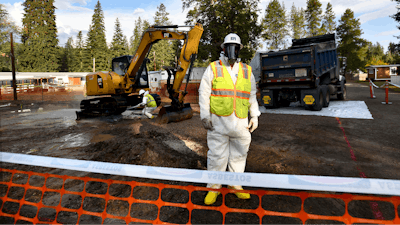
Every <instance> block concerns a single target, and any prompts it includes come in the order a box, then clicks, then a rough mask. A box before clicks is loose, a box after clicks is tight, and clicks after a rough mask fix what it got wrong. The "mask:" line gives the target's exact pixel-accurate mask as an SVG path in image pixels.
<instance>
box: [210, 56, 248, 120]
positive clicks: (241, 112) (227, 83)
mask: <svg viewBox="0 0 400 225" xmlns="http://www.w3.org/2000/svg"><path fill="white" fill-rule="evenodd" d="M210 65H211V69H212V71H213V73H214V79H213V80H212V89H211V96H210V112H211V113H213V114H216V115H218V116H229V115H231V114H232V113H233V112H235V114H236V116H237V117H238V118H247V116H248V113H249V108H250V103H249V99H250V91H251V67H250V66H248V65H246V64H243V63H239V72H238V77H237V80H236V84H234V83H233V81H232V78H231V75H230V74H229V72H228V70H227V69H226V67H225V65H224V64H223V63H222V62H221V60H219V61H215V62H212V63H211V64H210Z"/></svg>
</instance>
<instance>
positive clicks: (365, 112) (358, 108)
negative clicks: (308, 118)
mask: <svg viewBox="0 0 400 225" xmlns="http://www.w3.org/2000/svg"><path fill="white" fill-rule="evenodd" d="M260 112H261V113H274V114H294V115H315V116H329V117H339V118H354V119H374V118H373V117H372V114H371V113H370V112H369V109H368V107H367V105H366V104H365V102H364V101H331V102H330V104H329V107H327V108H322V110H321V111H311V110H305V109H304V107H300V106H299V103H297V104H293V103H292V104H291V105H290V106H289V107H283V108H277V109H266V108H265V107H264V106H260Z"/></svg>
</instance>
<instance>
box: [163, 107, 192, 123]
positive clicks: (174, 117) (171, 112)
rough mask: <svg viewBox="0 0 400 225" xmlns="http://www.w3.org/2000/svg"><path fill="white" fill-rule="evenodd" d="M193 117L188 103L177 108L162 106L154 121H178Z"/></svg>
mask: <svg viewBox="0 0 400 225" xmlns="http://www.w3.org/2000/svg"><path fill="white" fill-rule="evenodd" d="M192 117H193V110H192V107H190V103H186V104H184V107H183V108H182V109H181V110H179V109H176V108H174V107H171V106H163V107H162V108H161V109H160V112H159V113H158V116H157V119H156V122H158V123H160V124H166V123H170V122H178V121H182V120H188V119H190V118H192Z"/></svg>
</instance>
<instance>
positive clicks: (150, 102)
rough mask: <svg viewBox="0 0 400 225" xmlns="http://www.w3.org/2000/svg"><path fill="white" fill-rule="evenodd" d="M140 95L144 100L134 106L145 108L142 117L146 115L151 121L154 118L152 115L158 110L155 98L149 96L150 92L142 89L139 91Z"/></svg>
mask: <svg viewBox="0 0 400 225" xmlns="http://www.w3.org/2000/svg"><path fill="white" fill-rule="evenodd" d="M139 95H141V96H142V99H143V100H142V102H141V103H139V104H138V105H136V106H134V107H133V108H137V107H140V106H144V109H143V111H142V115H146V116H147V117H148V118H149V119H153V118H154V116H153V115H152V114H151V113H152V112H153V111H154V110H156V109H157V103H156V101H155V100H154V98H153V96H152V95H151V94H149V91H145V90H143V89H141V90H140V91H139Z"/></svg>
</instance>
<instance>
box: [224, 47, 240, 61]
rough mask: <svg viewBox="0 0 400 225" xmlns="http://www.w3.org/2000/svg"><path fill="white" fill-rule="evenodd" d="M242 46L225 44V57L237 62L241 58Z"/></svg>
mask: <svg viewBox="0 0 400 225" xmlns="http://www.w3.org/2000/svg"><path fill="white" fill-rule="evenodd" d="M239 51H240V45H238V44H229V43H228V44H225V56H226V57H228V59H234V60H236V59H237V58H239Z"/></svg>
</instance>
